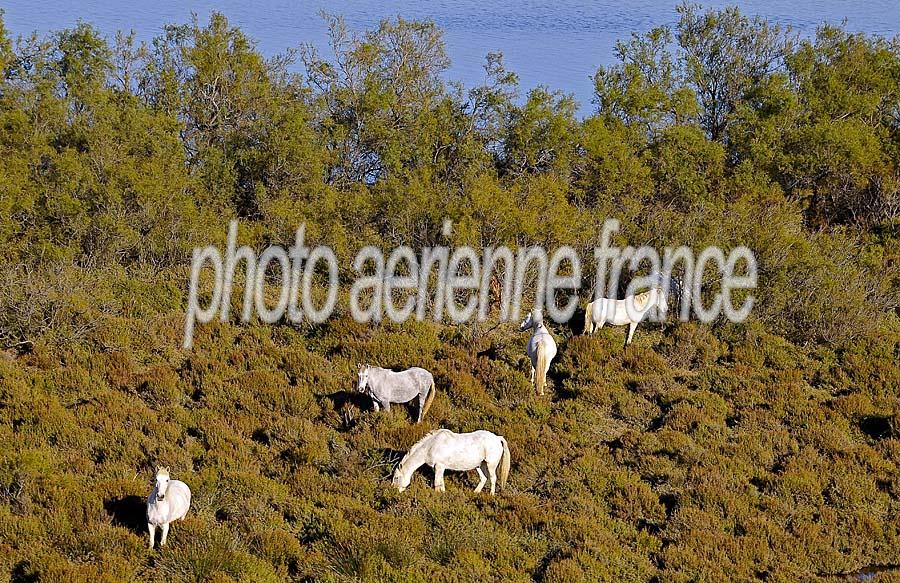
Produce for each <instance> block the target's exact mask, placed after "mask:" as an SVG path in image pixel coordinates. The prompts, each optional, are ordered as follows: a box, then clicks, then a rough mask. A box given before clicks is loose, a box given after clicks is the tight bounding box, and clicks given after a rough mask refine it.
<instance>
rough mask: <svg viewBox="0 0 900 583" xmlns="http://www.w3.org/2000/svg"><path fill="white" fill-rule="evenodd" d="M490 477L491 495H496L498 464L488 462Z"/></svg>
mask: <svg viewBox="0 0 900 583" xmlns="http://www.w3.org/2000/svg"><path fill="white" fill-rule="evenodd" d="M487 471H488V477H490V479H491V496H493V495H494V490H495V487H496V486H497V466H496V465H493V466H492V465H491V464H487Z"/></svg>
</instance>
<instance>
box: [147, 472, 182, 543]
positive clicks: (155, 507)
mask: <svg viewBox="0 0 900 583" xmlns="http://www.w3.org/2000/svg"><path fill="white" fill-rule="evenodd" d="M190 506H191V489H190V488H188V487H187V484H185V483H184V482H179V481H178V480H171V479H169V468H157V469H156V486H155V487H154V488H153V492H151V493H150V497H149V498H148V499H147V529H148V530H149V531H150V548H151V549H152V548H153V545H154V543H155V542H156V527H157V526H159V527H161V528H162V538H161V539H160V541H159V545H160V546H163V545H165V544H166V538H167V537H168V535H169V523H170V522H172V521H175V520H184V517H185V515H186V514H187V511H188V508H189V507H190Z"/></svg>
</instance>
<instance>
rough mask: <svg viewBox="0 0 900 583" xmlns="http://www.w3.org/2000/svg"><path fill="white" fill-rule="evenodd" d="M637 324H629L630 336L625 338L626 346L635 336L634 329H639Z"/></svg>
mask: <svg viewBox="0 0 900 583" xmlns="http://www.w3.org/2000/svg"><path fill="white" fill-rule="evenodd" d="M637 326H638V323H637V322H632V323H630V324H629V325H628V338H627V339H626V340H625V346H628V345H629V344H631V338H632V337H633V336H634V331H635V330H637Z"/></svg>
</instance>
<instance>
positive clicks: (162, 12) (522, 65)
mask: <svg viewBox="0 0 900 583" xmlns="http://www.w3.org/2000/svg"><path fill="white" fill-rule="evenodd" d="M676 3H677V0H633V1H627V0H626V1H618V2H613V1H610V0H598V1H590V0H556V1H553V2H538V1H536V0H517V1H513V0H479V1H476V0H457V1H453V2H451V1H448V0H439V1H433V2H428V1H404V0H382V1H380V2H371V3H370V2H364V1H362V0H332V1H330V2H326V1H322V0H309V1H291V0H256V1H245V2H238V1H237V0H214V1H210V0H204V1H200V2H180V1H178V0H154V1H153V2H138V1H134V0H125V1H120V2H109V1H105V0H44V1H41V0H33V1H28V0H17V1H16V2H13V3H9V2H6V1H5V0H0V6H2V7H3V9H4V10H5V19H6V24H7V27H8V29H9V30H10V31H11V33H12V34H13V35H14V36H15V35H20V34H22V35H27V34H29V33H31V32H32V31H37V32H38V33H41V34H43V33H46V32H48V31H52V30H58V29H61V28H66V27H70V26H72V25H74V24H75V23H76V22H77V21H78V19H79V18H80V19H82V20H85V21H87V22H90V23H92V24H94V25H95V26H97V27H98V28H99V29H100V30H101V31H102V32H103V33H104V34H107V35H109V36H110V37H112V36H113V35H114V34H115V32H116V31H117V30H126V31H127V30H131V29H133V30H134V31H135V32H136V34H137V36H138V38H139V39H141V40H149V39H151V38H153V37H154V36H155V35H157V34H159V33H160V32H161V31H162V27H163V25H164V24H170V23H185V22H189V21H190V18H191V13H192V12H193V13H196V14H197V15H198V16H199V17H200V18H201V20H205V19H206V17H207V16H208V15H209V13H210V12H212V11H213V10H218V11H220V12H223V13H224V14H225V15H226V16H227V17H228V18H229V19H230V20H231V21H232V22H233V23H235V24H237V25H239V26H240V27H241V28H242V29H243V30H244V31H245V32H247V33H248V34H249V35H250V36H251V37H253V38H254V39H255V40H256V41H257V42H258V46H259V48H260V50H262V51H263V52H264V53H265V54H267V55H272V54H276V53H279V52H282V51H284V50H285V49H287V48H289V47H297V46H299V45H300V44H301V43H312V44H313V45H316V46H318V47H320V48H324V47H325V43H326V29H325V25H324V22H323V21H322V19H321V18H320V17H319V16H318V14H319V12H320V11H321V10H327V11H329V12H330V13H333V14H339V15H343V16H344V17H345V18H346V20H347V23H348V24H349V25H350V26H351V27H353V28H355V29H360V30H362V29H365V28H371V27H374V26H377V24H378V22H379V20H381V19H383V18H389V17H395V16H398V15H400V16H403V17H404V18H409V19H424V18H430V19H433V20H434V21H435V22H436V23H437V24H438V25H440V26H441V28H443V29H444V31H445V40H446V44H447V49H448V53H449V55H450V58H451V60H452V66H451V68H450V70H449V71H448V72H447V78H448V79H449V80H458V81H462V82H463V83H464V84H465V85H466V86H473V85H476V84H478V83H480V82H481V81H482V80H483V78H484V71H483V69H482V64H483V62H484V56H485V54H487V53H488V52H490V51H501V52H502V53H503V54H504V57H505V60H506V64H507V67H508V68H509V69H510V70H513V71H515V72H516V73H518V75H519V79H520V82H521V92H522V93H524V92H525V91H526V90H527V89H529V88H532V87H535V86H537V85H538V84H543V85H547V86H549V87H550V88H552V89H561V90H563V91H565V92H569V93H573V94H574V95H575V98H576V99H577V100H578V102H579V104H580V105H581V112H582V113H583V114H584V113H588V112H590V111H591V109H592V108H593V106H592V104H591V96H592V83H591V79H590V78H591V75H593V74H594V72H595V71H596V69H597V66H598V65H604V64H610V63H612V62H613V61H614V57H613V52H612V49H613V47H614V45H615V42H616V40H618V39H623V38H627V37H628V35H630V34H631V33H632V32H643V31H646V30H648V29H649V28H651V27H653V26H656V25H659V24H671V23H673V22H675V20H676V18H677V17H676V13H675V5H676ZM726 4H738V5H739V7H740V8H741V9H742V11H743V12H745V13H747V14H760V15H763V16H766V17H768V18H769V19H770V20H772V21H774V22H778V23H781V24H787V25H791V26H792V27H794V28H795V29H796V30H797V31H799V32H800V33H801V34H805V35H811V34H814V33H815V29H816V27H817V26H819V25H820V24H822V23H825V22H829V23H840V22H841V21H842V20H844V19H846V21H847V27H848V28H849V29H850V30H853V31H862V32H867V33H876V34H880V35H883V36H887V37H893V36H894V35H896V34H898V33H900V6H898V2H897V0H866V1H865V2H860V1H859V0H856V1H850V0H751V1H745V2H735V1H733V0H732V1H731V2H726V1H724V0H716V1H706V2H703V5H704V6H709V7H721V6H724V5H726Z"/></svg>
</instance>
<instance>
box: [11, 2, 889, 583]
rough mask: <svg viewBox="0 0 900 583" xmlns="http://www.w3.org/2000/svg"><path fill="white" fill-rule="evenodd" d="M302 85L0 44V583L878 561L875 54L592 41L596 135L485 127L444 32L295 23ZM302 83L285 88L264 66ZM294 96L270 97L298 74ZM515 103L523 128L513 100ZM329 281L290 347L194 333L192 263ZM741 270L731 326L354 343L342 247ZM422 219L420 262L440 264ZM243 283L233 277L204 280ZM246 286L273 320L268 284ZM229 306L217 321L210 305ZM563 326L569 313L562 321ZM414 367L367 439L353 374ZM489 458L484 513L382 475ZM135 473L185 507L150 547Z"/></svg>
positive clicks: (883, 321)
mask: <svg viewBox="0 0 900 583" xmlns="http://www.w3.org/2000/svg"><path fill="white" fill-rule="evenodd" d="M329 25H330V27H331V32H332V37H333V41H334V43H333V44H334V46H333V47H332V49H333V52H334V54H326V53H324V52H323V53H318V52H316V51H313V50H303V51H301V52H299V53H297V54H294V53H289V54H286V55H282V56H279V57H273V58H270V59H265V58H263V57H262V56H261V55H260V54H259V53H258V52H257V51H256V49H255V47H254V44H253V42H252V41H251V40H250V39H248V38H247V37H246V36H245V35H244V34H243V33H242V32H241V31H240V30H239V29H237V28H235V27H233V26H231V25H230V24H229V23H228V22H227V20H226V19H225V17H224V16H222V15H218V14H217V15H214V16H213V17H212V18H211V20H210V22H209V23H200V22H193V23H191V24H187V25H179V26H171V27H169V28H167V29H166V30H165V32H164V34H163V35H162V36H161V37H160V38H158V39H157V40H156V41H155V42H153V43H152V44H150V45H137V44H136V43H135V42H134V41H133V39H131V38H129V37H126V36H120V37H118V38H117V39H115V41H114V42H110V41H107V40H105V39H103V38H102V37H101V36H100V35H98V34H97V32H96V31H95V30H94V29H93V28H92V27H91V26H90V25H88V24H80V25H78V26H77V27H76V28H74V29H71V30H65V31H59V32H57V33H54V34H53V35H51V36H49V37H47V38H38V37H32V38H24V39H19V40H18V41H17V42H13V41H12V40H11V39H9V37H8V34H7V33H6V31H5V29H4V28H3V26H2V20H0V70H2V72H3V75H2V76H0V245H2V248H3V253H2V257H0V343H2V347H3V350H2V351H0V444H2V446H0V573H2V574H3V576H4V577H7V576H8V577H9V578H10V580H12V581H32V580H41V581H81V580H97V581H121V580H142V581H143V580H151V581H153V580H160V581H161V580H170V581H223V582H224V581H282V580H294V581H334V582H338V581H351V580H364V581H409V582H413V581H422V580H426V579H427V580H438V581H448V582H454V581H459V582H462V581H474V580H482V581H504V582H505V581H523V582H526V581H540V582H546V583H563V582H574V581H610V582H619V581H646V582H651V581H660V582H672V583H675V582H682V581H683V582H688V581H748V580H768V581H783V582H794V581H816V580H835V579H836V578H840V577H844V576H846V575H850V574H855V573H860V572H869V571H872V573H873V576H875V577H881V578H882V579H883V580H889V579H890V577H892V576H896V575H895V574H893V573H892V572H891V571H890V570H884V571H882V570H879V569H878V567H891V566H896V565H900V520H898V518H897V517H898V515H900V512H898V511H900V392H898V389H900V322H898V317H897V315H898V314H897V306H898V305H900V277H898V266H900V255H898V242H900V194H898V184H900V151H898V148H900V125H898V117H897V113H898V112H897V103H898V99H900V48H898V43H897V41H896V40H888V39H882V38H878V37H868V36H864V35H858V34H852V33H849V32H847V31H846V30H843V29H842V28H837V27H823V28H822V29H821V30H820V31H819V33H818V35H816V36H815V38H811V39H798V38H796V37H795V36H794V35H792V33H790V31H785V30H782V29H779V28H778V27H775V26H774V25H771V24H770V23H768V22H766V21H765V20H762V19H755V18H749V17H746V16H744V15H741V14H740V13H739V12H738V11H736V10H734V9H725V10H721V11H708V12H707V11H703V10H702V9H701V8H699V7H696V6H692V5H684V6H682V7H681V8H680V20H679V22H678V23H677V24H676V25H674V26H673V27H671V28H666V27H663V28H658V29H655V30H653V31H651V32H650V33H648V34H646V35H642V36H635V37H633V38H632V39H630V40H629V41H626V42H623V43H621V44H620V45H619V47H618V57H619V62H618V64H616V65H614V66H611V67H606V68H602V69H600V70H599V71H598V73H597V76H596V95H597V106H596V109H595V110H594V111H593V112H592V113H591V115H590V116H589V117H587V118H586V119H583V120H582V119H578V118H577V117H576V106H575V104H574V103H573V101H572V99H571V98H570V97H569V96H566V95H564V94H562V93H559V92H556V91H553V90H551V89H548V88H539V89H535V90H533V91H530V92H528V93H527V94H526V95H522V96H518V93H517V91H518V86H517V82H516V77H515V74H514V73H512V72H510V71H508V70H506V69H505V67H504V65H503V61H502V58H501V57H500V56H499V55H489V56H488V58H487V61H486V79H487V81H486V82H485V84H484V85H483V86H479V87H473V88H456V87H448V86H447V85H446V84H445V82H444V81H443V74H444V71H445V69H446V66H447V59H446V55H445V54H444V50H443V44H442V41H441V32H440V30H439V29H437V28H436V27H435V26H434V25H433V24H431V23H428V22H410V21H405V20H402V19H400V20H397V21H389V22H384V23H383V24H382V25H381V26H380V27H379V28H378V29H376V30H371V31H366V32H363V33H355V32H353V31H350V30H348V29H347V28H346V26H345V25H344V23H343V22H342V21H341V20H340V19H338V18H334V19H329ZM297 60H299V61H300V62H299V63H297V62H295V61H297ZM298 70H302V73H295V71H298ZM520 97H521V98H520ZM234 217H237V218H240V221H241V223H240V225H241V232H240V236H241V242H242V243H245V244H248V245H250V246H252V247H254V248H256V249H260V248H262V247H264V246H265V245H267V244H273V243H278V244H283V245H289V244H290V243H291V242H292V237H293V233H294V229H295V228H296V227H297V226H298V225H299V224H300V223H303V222H305V223H306V225H307V239H308V241H309V242H310V243H311V244H318V243H321V244H326V245H330V246H332V247H333V248H334V249H335V251H336V252H337V253H338V257H339V259H340V260H341V261H340V264H341V266H342V271H341V273H340V278H341V283H342V286H343V287H342V291H341V296H340V299H339V303H338V310H337V312H336V314H335V315H334V316H333V317H332V318H331V319H329V320H328V321H327V322H325V323H324V324H321V325H310V324H306V323H304V324H300V325H297V326H294V325H290V324H288V323H286V322H283V323H280V324H276V325H264V324H261V323H259V322H256V321H253V322H249V323H241V322H238V321H237V318H236V317H233V318H232V319H231V320H229V321H226V322H219V321H216V322H214V323H210V324H204V325H202V326H198V327H197V330H196V332H195V340H194V346H193V349H192V350H184V349H182V348H181V345H182V341H183V333H184V310H185V303H186V291H187V283H188V280H189V275H190V274H189V262H190V254H191V249H192V248H193V247H194V246H195V245H207V244H216V245H219V246H220V248H221V247H223V246H224V238H225V234H226V232H227V222H228V220H229V219H231V218H234ZM606 217H615V218H619V219H620V220H621V221H622V225H623V228H622V233H621V236H620V237H618V238H617V241H616V242H617V243H619V244H621V245H622V246H624V245H626V244H631V245H635V246H637V245H641V244H651V245H653V246H656V247H660V248H661V247H664V246H666V245H680V244H687V245H693V246H697V247H701V246H706V245H713V244H714V245H719V246H722V247H724V248H728V247H733V246H736V245H747V246H749V247H750V248H751V249H753V251H754V252H755V253H756V255H757V258H758V260H759V267H760V275H759V289H758V290H757V303H756V306H755V307H754V309H753V311H752V313H751V316H750V318H749V319H748V320H747V321H746V322H744V323H742V324H732V323H726V322H721V321H717V322H714V323H713V324H711V325H703V324H700V323H697V322H680V323H674V322H672V323H669V325H667V326H666V327H665V328H662V327H660V326H655V325H650V324H644V325H642V327H640V328H639V329H638V332H637V333H636V335H635V340H634V342H633V344H632V345H630V346H628V347H627V348H623V346H622V345H623V341H624V330H623V329H610V328H604V329H603V330H601V331H600V332H598V333H595V334H594V335H593V336H592V337H586V336H578V335H573V332H572V331H573V330H577V329H580V324H581V322H580V321H577V320H578V319H579V318H580V317H582V315H578V316H577V317H576V322H574V323H573V324H571V325H561V324H553V323H551V324H550V325H551V331H552V332H553V333H554V335H555V336H556V338H557V340H558V342H559V355H558V357H557V359H556V360H555V361H554V363H553V365H552V367H551V369H550V378H549V390H548V395H547V396H546V397H543V398H540V397H538V396H536V395H535V394H534V390H533V388H532V387H531V386H530V385H529V382H528V372H529V370H528V361H527V358H526V356H525V353H524V346H525V342H526V336H525V334H524V333H520V332H518V331H517V329H516V327H515V326H514V325H513V324H512V323H501V322H498V321H497V320H496V317H495V315H492V318H491V319H490V320H489V321H488V322H485V323H479V324H478V325H475V324H471V325H458V326H457V325H449V324H446V323H433V322H416V321H410V322H407V323H405V324H403V325H396V324H392V323H390V322H382V323H380V324H360V323H357V322H354V321H353V320H352V319H351V318H350V317H349V315H348V313H347V309H346V305H347V303H346V301H345V300H346V294H347V285H346V284H347V283H348V282H349V281H350V278H351V277H352V275H353V272H352V270H351V268H350V265H351V262H350V260H351V259H352V257H353V254H354V253H355V252H356V251H357V250H358V249H359V248H360V247H362V246H363V245H368V244H372V245H377V246H381V247H385V248H387V247H393V246H395V245H398V244H409V245H411V246H413V247H414V248H419V247H421V246H427V245H432V244H435V243H446V244H452V245H461V244H469V245H473V246H475V247H476V248H483V247H487V246H490V245H510V246H518V245H526V244H535V245H545V246H548V247H555V246H558V245H564V244H565V245H572V246H573V247H575V248H576V249H577V250H578V251H579V252H580V253H582V254H584V255H585V257H586V260H588V259H589V258H590V257H591V249H592V248H593V247H594V246H595V245H596V244H597V243H598V240H597V239H598V236H599V227H600V225H602V223H603V219H605V218H606ZM444 219H451V220H452V221H453V225H454V228H453V231H452V233H450V234H449V235H444V234H442V230H441V226H442V224H443V221H444ZM240 280H241V274H238V281H240ZM270 291H271V290H270ZM232 299H233V301H234V302H235V304H234V306H233V309H232V310H231V313H232V314H236V313H238V312H239V309H238V305H237V302H239V301H240V298H237V297H235V298H232ZM585 299H586V298H585ZM360 362H367V363H370V364H375V365H379V366H384V367H391V368H396V369H399V368H405V367H409V366H421V367H424V368H427V369H428V370H430V371H431V372H432V373H433V374H434V376H435V380H436V385H437V391H438V392H437V397H436V399H435V401H434V404H433V406H432V408H431V410H430V411H429V413H428V415H427V417H426V418H425V420H424V421H423V423H421V424H415V423H413V421H414V414H415V410H414V408H413V409H407V408H404V407H394V408H392V409H391V411H390V412H384V411H382V412H379V413H375V412H373V411H372V408H371V402H370V401H368V400H367V399H365V398H363V397H362V396H360V395H359V394H358V393H356V392H355V391H354V385H355V380H356V370H357V368H356V364H357V363H360ZM436 427H446V428H448V429H451V430H454V431H472V430H475V429H487V430H490V431H493V432H495V433H497V434H500V435H503V436H504V437H505V438H506V439H507V440H508V442H509V444H510V447H511V450H512V460H513V464H512V470H511V474H510V480H509V482H508V484H507V487H506V488H505V489H504V490H503V491H501V492H500V494H499V495H498V496H496V497H491V496H490V495H488V494H486V493H483V494H474V493H473V492H472V491H471V490H472V488H473V487H474V485H475V483H476V481H477V478H476V477H475V476H474V473H472V474H471V475H470V474H454V473H449V474H448V476H447V492H446V493H443V494H439V493H436V492H435V491H434V490H433V489H432V487H431V486H432V476H431V475H430V474H429V472H428V471H427V470H426V469H423V470H420V471H419V472H418V473H417V474H416V476H415V477H414V479H413V482H412V485H411V487H410V489H409V490H407V491H406V492H404V493H403V494H399V493H397V492H396V490H395V489H393V488H392V487H391V484H390V475H391V472H392V470H393V467H394V465H395V464H396V463H397V461H398V460H399V459H400V457H401V456H402V455H403V453H404V452H405V451H406V449H407V448H408V447H409V446H410V445H412V444H413V443H415V442H416V441H417V440H418V439H420V438H421V437H422V436H423V435H424V434H425V433H427V432H428V431H430V430H432V429H434V428H436ZM157 465H165V466H168V467H169V468H170V470H171V473H172V477H173V478H175V479H178V480H182V481H184V482H186V483H187V484H189V485H190V487H191V489H192V491H193V501H192V507H191V510H190V512H189V513H188V515H187V518H186V519H185V520H184V521H183V522H178V523H176V524H174V525H173V527H172V530H171V532H170V534H169V542H168V545H167V546H166V547H164V548H162V549H156V550H153V551H151V550H149V549H148V548H147V546H148V545H147V533H146V524H145V515H144V512H145V506H144V503H145V499H146V497H147V495H148V494H149V492H150V490H151V481H152V479H153V474H154V470H155V467H156V466H157Z"/></svg>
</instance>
